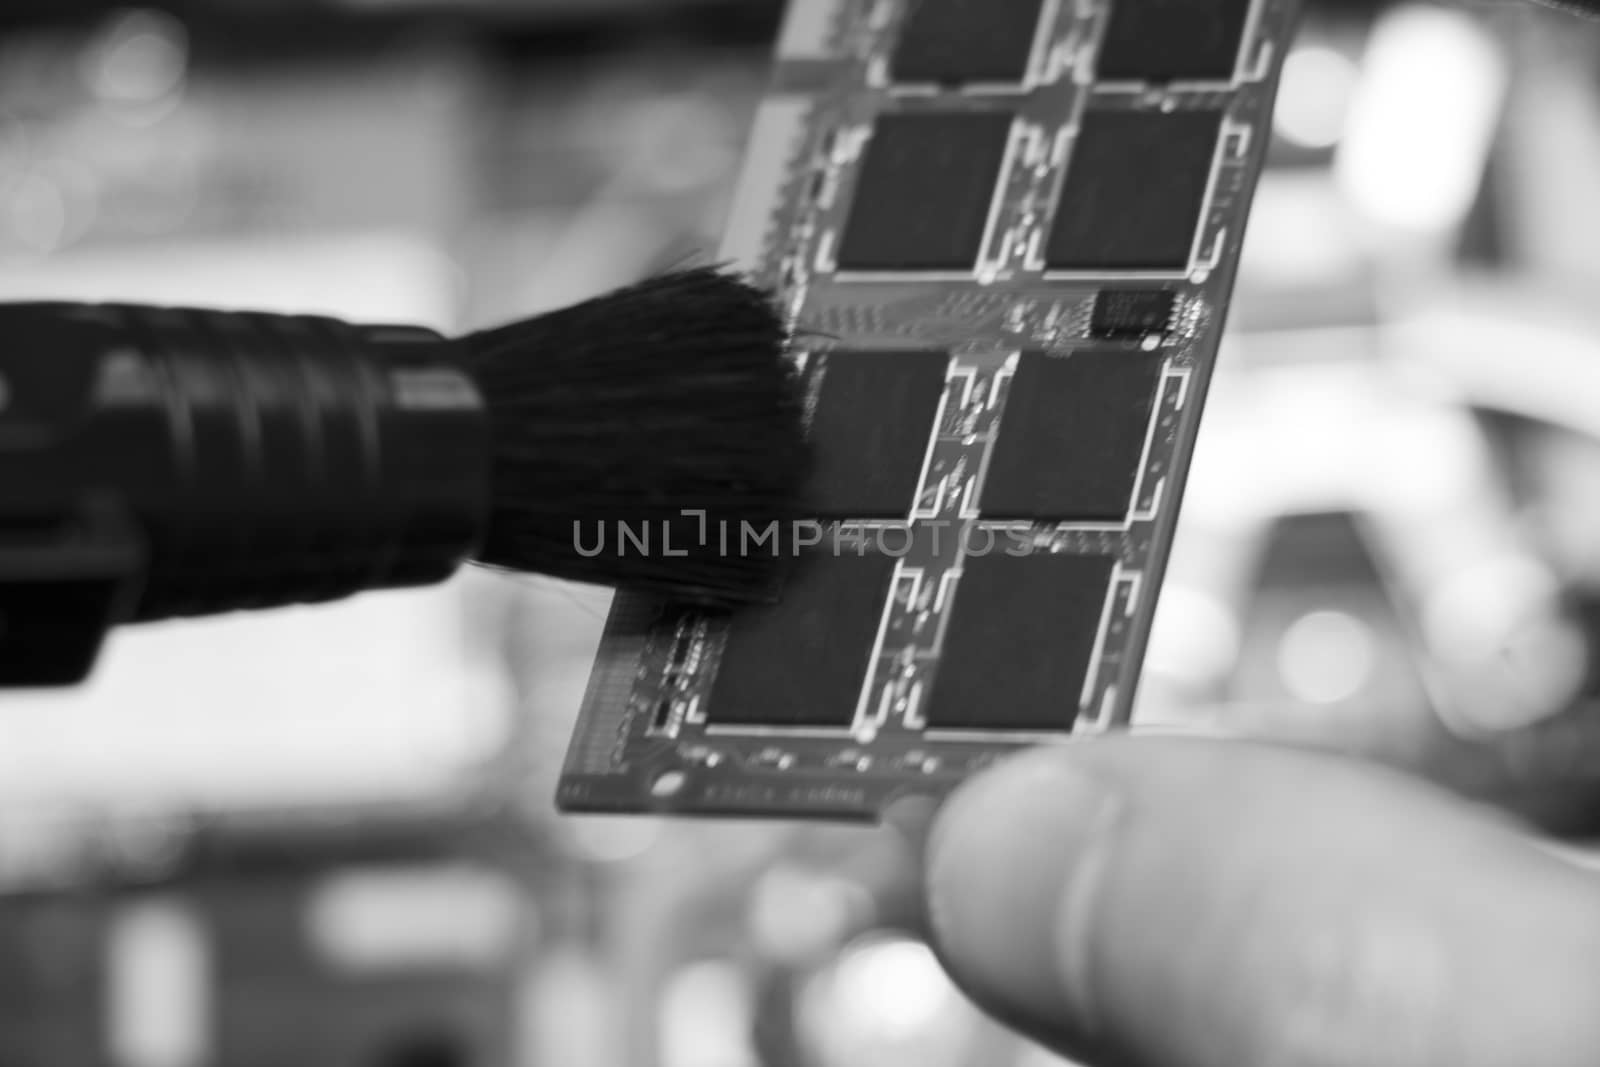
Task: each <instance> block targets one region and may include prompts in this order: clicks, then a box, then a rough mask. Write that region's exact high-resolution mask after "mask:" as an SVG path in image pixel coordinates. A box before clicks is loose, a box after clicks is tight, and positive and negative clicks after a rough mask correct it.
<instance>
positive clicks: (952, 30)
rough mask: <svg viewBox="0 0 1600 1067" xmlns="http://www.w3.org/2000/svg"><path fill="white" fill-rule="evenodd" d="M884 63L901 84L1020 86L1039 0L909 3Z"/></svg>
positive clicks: (1041, 4)
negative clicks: (887, 64) (893, 44)
mask: <svg viewBox="0 0 1600 1067" xmlns="http://www.w3.org/2000/svg"><path fill="white" fill-rule="evenodd" d="M909 6H910V11H909V12H908V14H907V15H906V19H905V23H904V26H903V28H902V30H901V32H900V41H899V44H898V45H897V46H896V48H895V50H894V53H893V54H892V56H891V57H890V61H889V76H890V77H891V78H892V79H893V80H894V81H896V82H898V83H900V84H919V85H920V84H928V83H933V84H939V85H970V84H1005V83H1020V82H1021V81H1022V80H1023V79H1024V78H1025V77H1026V76H1027V73H1028V62H1029V59H1030V58H1031V57H1032V55H1033V45H1034V41H1035V40H1036V39H1037V38H1038V36H1039V15H1040V12H1041V11H1042V10H1043V9H1044V0H1001V2H999V3H996V2H995V0H909Z"/></svg>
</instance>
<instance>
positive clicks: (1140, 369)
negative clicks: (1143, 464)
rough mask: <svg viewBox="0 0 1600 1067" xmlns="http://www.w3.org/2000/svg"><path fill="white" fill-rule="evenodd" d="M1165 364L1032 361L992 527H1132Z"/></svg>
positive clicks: (996, 486)
mask: <svg viewBox="0 0 1600 1067" xmlns="http://www.w3.org/2000/svg"><path fill="white" fill-rule="evenodd" d="M1161 364H1162V360H1161V357H1160V356H1159V355H1158V354H1156V353H1153V352H1127V351H1123V352H1092V351H1091V352H1076V353H1073V354H1072V355H1069V356H1046V355H1044V354H1042V353H1037V352H1028V353H1024V354H1023V356H1022V359H1021V361H1020V362H1019V363H1018V365H1017V374H1016V377H1015V378H1013V379H1012V380H1011V388H1010V392H1009V394H1008V396H1007V398H1006V402H1005V409H1004V412H1003V413H1002V417H1001V420H1000V437H999V440H997V441H996V442H995V446H994V455H993V458H992V459H991V461H990V463H989V474H988V477H987V479H986V481H985V483H984V487H983V498H982V502H981V510H982V512H983V516H984V518H987V519H997V520H1027V521H1030V522H1118V521H1121V520H1122V519H1124V518H1126V517H1127V515H1128V512H1129V510H1130V509H1131V507H1132V503H1133V493H1134V488H1135V487H1136V486H1137V484H1138V481H1139V465H1140V461H1141V460H1142V459H1143V458H1144V446H1145V440H1146V439H1147V438H1148V437H1149V433H1150V419H1151V414H1152V412H1153V411H1154V409H1155V403H1156V393H1157V390H1158V389H1159V388H1160V381H1161Z"/></svg>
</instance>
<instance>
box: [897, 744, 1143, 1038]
mask: <svg viewBox="0 0 1600 1067" xmlns="http://www.w3.org/2000/svg"><path fill="white" fill-rule="evenodd" d="M1119 811H1120V804H1119V802H1118V798H1117V795H1116V793H1115V791H1114V789H1112V787H1111V786H1110V784H1109V783H1108V782H1107V781H1106V780H1104V779H1102V778H1098V777H1096V776H1095V775H1094V774H1093V773H1092V772H1090V771H1089V770H1088V769H1086V768H1085V767H1083V766H1082V765H1081V764H1080V763H1079V762H1078V761H1077V760H1076V759H1074V758H1073V755H1072V754H1071V753H1069V752H1066V751H1064V750H1052V751H1049V752H1037V753H1031V754H1029V755H1026V756H1023V757H1021V758H1019V759H1017V760H1013V761H1011V762H1008V763H1006V764H1003V765H1001V766H999V767H997V768H995V769H993V770H991V771H989V772H987V773H986V774H984V775H981V776H979V777H978V778H976V779H974V780H973V781H971V782H969V783H968V784H967V785H965V786H964V787H963V788H961V789H960V790H958V791H957V792H956V794H955V795H954V796H952V797H951V799H950V801H949V802H948V803H947V804H946V806H945V807H944V808H943V809H942V810H941V811H940V812H939V815H938V817H937V819H936V820H935V822H934V825H933V828H932V833H931V836H930V838H929V844H928V861H927V867H928V898H929V903H928V907H929V918H930V923H931V926H932V930H933V934H934V939H935V944H936V948H937V949H938V951H939V953H940V956H941V958H942V959H943V960H944V961H945V964H946V966H947V967H948V968H949V970H950V971H951V973H952V975H954V977H955V978H956V980H957V981H958V982H960V983H961V984H962V985H963V986H964V987H965V988H966V989H967V990H968V992H969V993H970V994H971V995H972V996H973V997H974V998H975V999H977V1000H978V1001H979V1002H980V1003H981V1004H983V1005H984V1006H985V1007H987V1008H989V1009H990V1010H991V1011H993V1012H995V1013H996V1014H998V1015H1000V1016H1002V1017H1003V1018H1005V1019H1007V1021H1011V1022H1014V1023H1016V1024H1017V1025H1020V1026H1023V1027H1025V1028H1027V1029H1029V1030H1031V1031H1033V1032H1035V1033H1038V1032H1041V1031H1042V1030H1047V1031H1049V1032H1051V1033H1053V1034H1061V1035H1064V1039H1065V1040H1069V1041H1070V1040H1073V1039H1074V1038H1075V1037H1081V1036H1082V1035H1084V1034H1086V1033H1088V1032H1090V1031H1092V1029H1093V1027H1094V1022H1093V1017H1094V1013H1095V1008H1094V996H1093V992H1092V975H1091V974H1090V960H1089V941H1088V938H1087V936H1086V933H1087V931H1088V930H1089V929H1090V927H1091V926H1092V923H1093V919H1092V912H1093V910H1094V907H1095V904H1094V898H1095V887H1096V884H1097V881H1098V873H1097V872H1099V871H1100V870H1101V869H1103V866H1104V861H1105V857H1106V855H1107V850H1108V848H1109V844H1110V841H1111V838H1112V833H1113V830H1112V824H1113V823H1114V821H1115V819H1116V817H1117V814H1118V812H1119Z"/></svg>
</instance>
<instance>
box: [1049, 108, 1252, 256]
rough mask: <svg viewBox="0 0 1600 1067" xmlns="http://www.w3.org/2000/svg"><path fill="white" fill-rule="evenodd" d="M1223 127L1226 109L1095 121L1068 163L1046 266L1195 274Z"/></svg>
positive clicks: (1092, 116) (1089, 119)
mask: <svg viewBox="0 0 1600 1067" xmlns="http://www.w3.org/2000/svg"><path fill="white" fill-rule="evenodd" d="M1221 130H1222V113H1221V112H1220V111H1175V112H1172V113H1170V114H1166V113H1162V112H1159V111H1090V112H1088V113H1087V114H1085V115H1084V118H1083V125H1082V127H1081V128H1080V130H1079V132H1078V137H1077V142H1076V144H1075V145H1074V146H1073V149H1072V157H1071V159H1070V160H1069V161H1068V163H1067V177H1066V181H1065V182H1064V183H1063V184H1062V189H1061V201H1060V203H1059V205H1058V206H1057V208H1056V218H1055V224H1054V225H1053V226H1052V227H1051V229H1050V237H1049V241H1048V242H1047V245H1046V249H1045V263H1046V265H1047V266H1048V267H1050V268H1051V269H1052V270H1072V271H1182V270H1186V269H1187V268H1188V266H1189V258H1190V254H1191V253H1192V251H1193V249H1194V242H1195V232H1196V230H1197V229H1198V228H1199V226H1200V217H1201V213H1202V212H1203V211H1204V210H1205V201H1206V191H1207V189H1208V188H1209V186H1210V184H1211V171H1212V167H1213V164H1214V162H1215V160H1216V154H1217V138H1218V137H1219V136H1220V135H1221Z"/></svg>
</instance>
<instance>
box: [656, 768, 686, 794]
mask: <svg viewBox="0 0 1600 1067" xmlns="http://www.w3.org/2000/svg"><path fill="white" fill-rule="evenodd" d="M688 784H689V776H688V775H687V774H684V773H683V772H682V771H667V772H666V773H665V774H662V775H659V776H657V778H656V780H655V781H654V782H651V783H650V795H651V796H653V797H655V798H656V799H658V800H665V799H667V798H668V797H675V796H677V795H678V794H680V793H682V792H683V790H684V787H685V786H687V785H688Z"/></svg>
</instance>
